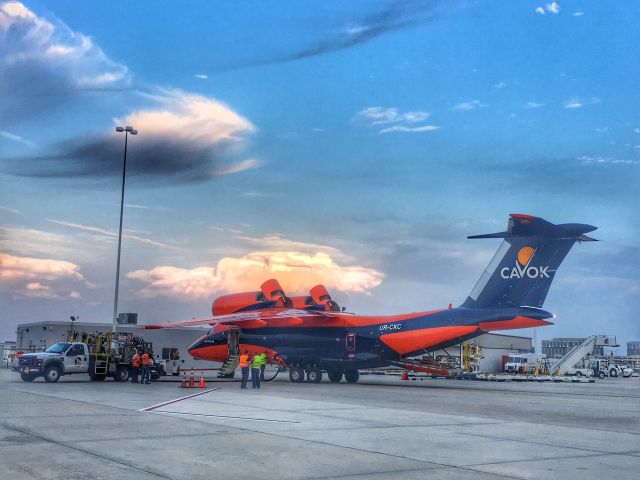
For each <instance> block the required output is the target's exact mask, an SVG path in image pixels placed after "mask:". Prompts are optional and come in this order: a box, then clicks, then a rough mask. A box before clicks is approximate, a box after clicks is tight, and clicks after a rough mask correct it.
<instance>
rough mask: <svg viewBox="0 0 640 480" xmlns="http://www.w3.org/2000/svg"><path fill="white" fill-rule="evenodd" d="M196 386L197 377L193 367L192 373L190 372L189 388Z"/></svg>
mask: <svg viewBox="0 0 640 480" xmlns="http://www.w3.org/2000/svg"><path fill="white" fill-rule="evenodd" d="M195 386H196V378H195V377H194V376H193V368H192V369H191V373H190V374H189V388H195Z"/></svg>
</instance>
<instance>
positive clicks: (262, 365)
mask: <svg viewBox="0 0 640 480" xmlns="http://www.w3.org/2000/svg"><path fill="white" fill-rule="evenodd" d="M266 366H267V351H266V350H265V351H264V352H262V353H261V354H260V380H264V368H265V367H266Z"/></svg>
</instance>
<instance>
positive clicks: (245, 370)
mask: <svg viewBox="0 0 640 480" xmlns="http://www.w3.org/2000/svg"><path fill="white" fill-rule="evenodd" d="M240 369H241V370H242V382H241V383H240V388H247V380H249V350H245V351H244V353H243V354H242V355H240Z"/></svg>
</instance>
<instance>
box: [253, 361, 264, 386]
mask: <svg viewBox="0 0 640 480" xmlns="http://www.w3.org/2000/svg"><path fill="white" fill-rule="evenodd" d="M261 366H262V355H260V354H259V353H256V354H254V355H253V358H252V359H251V383H252V384H253V386H252V387H251V388H258V389H259V388H260V367H261Z"/></svg>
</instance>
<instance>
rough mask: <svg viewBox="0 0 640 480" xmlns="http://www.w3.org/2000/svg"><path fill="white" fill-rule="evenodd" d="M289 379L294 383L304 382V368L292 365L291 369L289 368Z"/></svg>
mask: <svg viewBox="0 0 640 480" xmlns="http://www.w3.org/2000/svg"><path fill="white" fill-rule="evenodd" d="M289 380H291V381H292V382H293V383H302V382H304V370H302V369H301V368H300V367H292V368H291V370H289Z"/></svg>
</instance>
